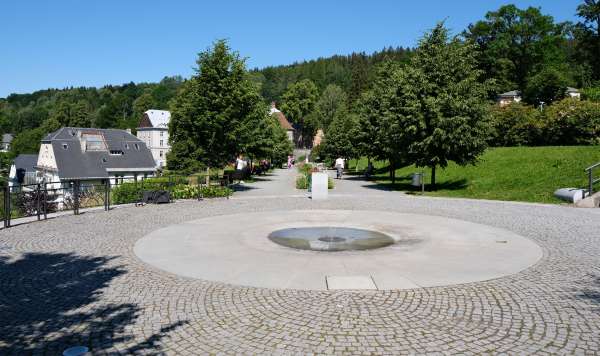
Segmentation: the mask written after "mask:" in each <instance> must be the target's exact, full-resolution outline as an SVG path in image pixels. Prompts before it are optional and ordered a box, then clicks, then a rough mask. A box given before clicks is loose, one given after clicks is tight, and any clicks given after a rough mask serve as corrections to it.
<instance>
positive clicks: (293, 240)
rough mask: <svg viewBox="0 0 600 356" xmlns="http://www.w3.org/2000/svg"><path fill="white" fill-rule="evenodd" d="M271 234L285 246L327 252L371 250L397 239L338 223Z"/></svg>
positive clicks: (275, 240) (273, 239)
mask: <svg viewBox="0 0 600 356" xmlns="http://www.w3.org/2000/svg"><path fill="white" fill-rule="evenodd" d="M268 238H269V240H271V241H273V242H274V243H276V244H278V245H282V246H285V247H290V248H294V249H300V250H309V251H324V252H339V251H361V250H371V249H376V248H381V247H386V246H389V245H392V244H394V243H395V240H394V239H393V238H392V237H390V236H389V235H387V234H384V233H382V232H379V231H373V230H365V229H357V228H348V227H338V226H311V227H294V228H287V229H280V230H276V231H273V232H271V233H270V234H269V236H268Z"/></svg>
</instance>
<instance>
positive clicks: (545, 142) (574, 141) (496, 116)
mask: <svg viewBox="0 0 600 356" xmlns="http://www.w3.org/2000/svg"><path fill="white" fill-rule="evenodd" d="M491 123H492V128H493V130H492V135H491V136H490V145H492V146H499V147H509V146H551V145H561V146H563V145H597V144H600V103H596V102H592V101H587V100H577V99H572V98H567V99H564V100H561V101H559V102H556V103H554V104H552V105H549V106H547V107H546V108H545V109H544V111H543V112H542V111H540V110H539V109H536V108H534V107H532V106H527V105H523V104H511V105H508V106H506V107H497V106H495V107H493V108H492V109H491Z"/></svg>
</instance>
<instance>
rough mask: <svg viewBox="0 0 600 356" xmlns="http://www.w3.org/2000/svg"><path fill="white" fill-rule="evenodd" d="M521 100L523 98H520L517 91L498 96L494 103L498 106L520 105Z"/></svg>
mask: <svg viewBox="0 0 600 356" xmlns="http://www.w3.org/2000/svg"><path fill="white" fill-rule="evenodd" d="M521 100H523V97H522V96H521V92H520V91H518V90H512V91H509V92H506V93H502V94H500V95H498V98H497V99H496V102H497V103H498V105H500V106H507V105H510V104H512V103H520V102H521Z"/></svg>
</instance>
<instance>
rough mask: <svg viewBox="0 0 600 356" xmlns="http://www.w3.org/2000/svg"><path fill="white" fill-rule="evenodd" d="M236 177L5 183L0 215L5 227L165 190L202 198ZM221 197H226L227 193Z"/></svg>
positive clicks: (140, 198) (179, 196)
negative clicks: (18, 220)
mask: <svg viewBox="0 0 600 356" xmlns="http://www.w3.org/2000/svg"><path fill="white" fill-rule="evenodd" d="M235 178H236V177H235V175H233V174H228V173H227V172H226V173H225V174H223V175H213V176H211V177H210V179H209V184H208V185H207V184H206V181H207V180H206V176H203V175H194V176H166V177H149V178H140V179H134V180H132V179H124V178H111V179H105V180H103V181H85V180H72V181H68V182H46V183H37V184H21V185H13V186H8V185H6V186H4V187H3V188H2V189H1V192H0V194H1V197H0V200H1V201H2V206H1V210H0V218H1V219H2V220H3V224H4V227H5V228H7V227H10V226H11V223H12V221H13V220H14V219H20V218H34V219H36V220H46V219H48V215H49V214H55V213H60V212H67V211H72V212H73V214H75V215H79V213H80V210H81V209H89V208H98V209H104V210H106V211H108V210H110V208H111V206H112V205H121V204H138V203H143V202H144V199H147V198H148V196H151V195H152V194H150V195H149V194H148V192H168V197H169V200H173V199H197V200H202V199H203V198H204V192H206V190H205V189H204V188H206V187H229V186H230V185H231V184H232V183H233V182H234V179H235ZM213 194H214V192H213ZM163 196H164V195H163ZM213 196H214V195H213ZM221 196H223V197H227V198H228V197H229V192H228V191H226V195H221Z"/></svg>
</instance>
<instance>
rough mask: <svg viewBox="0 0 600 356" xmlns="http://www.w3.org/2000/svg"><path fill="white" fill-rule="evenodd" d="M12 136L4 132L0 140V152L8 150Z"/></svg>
mask: <svg viewBox="0 0 600 356" xmlns="http://www.w3.org/2000/svg"><path fill="white" fill-rule="evenodd" d="M13 138H14V137H13V135H12V134H9V133H5V134H3V135H2V142H0V152H8V151H10V145H11V143H12V141H13Z"/></svg>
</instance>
